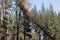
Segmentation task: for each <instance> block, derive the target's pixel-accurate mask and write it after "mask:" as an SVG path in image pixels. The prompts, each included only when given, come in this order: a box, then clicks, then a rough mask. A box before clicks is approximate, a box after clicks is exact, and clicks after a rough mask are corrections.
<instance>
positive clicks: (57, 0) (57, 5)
mask: <svg viewBox="0 0 60 40" xmlns="http://www.w3.org/2000/svg"><path fill="white" fill-rule="evenodd" d="M42 2H43V3H44V6H45V8H49V5H50V3H51V4H52V5H53V9H54V11H56V12H59V11H60V0H30V3H31V7H32V8H33V5H36V7H37V9H38V10H39V9H41V5H42Z"/></svg>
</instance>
